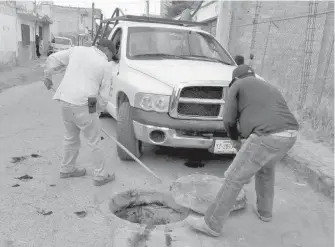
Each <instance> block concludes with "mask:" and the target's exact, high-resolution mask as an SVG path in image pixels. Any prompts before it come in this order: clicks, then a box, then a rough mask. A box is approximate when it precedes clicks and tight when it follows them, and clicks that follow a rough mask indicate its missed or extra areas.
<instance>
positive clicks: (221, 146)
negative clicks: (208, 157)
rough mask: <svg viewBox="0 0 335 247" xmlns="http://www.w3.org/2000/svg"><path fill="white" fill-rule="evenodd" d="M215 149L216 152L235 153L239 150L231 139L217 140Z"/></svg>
mask: <svg viewBox="0 0 335 247" xmlns="http://www.w3.org/2000/svg"><path fill="white" fill-rule="evenodd" d="M213 151H214V153H215V154H235V153H236V152H237V151H236V148H234V146H233V144H232V143H231V141H230V140H215V141H214V150H213Z"/></svg>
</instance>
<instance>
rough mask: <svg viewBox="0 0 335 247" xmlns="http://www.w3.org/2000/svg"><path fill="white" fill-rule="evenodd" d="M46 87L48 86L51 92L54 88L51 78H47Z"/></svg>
mask: <svg viewBox="0 0 335 247" xmlns="http://www.w3.org/2000/svg"><path fill="white" fill-rule="evenodd" d="M44 85H45V86H46V88H47V89H48V90H50V89H51V88H52V86H53V83H52V80H51V79H49V78H45V79H44Z"/></svg>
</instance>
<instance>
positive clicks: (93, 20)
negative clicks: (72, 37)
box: [92, 2, 95, 39]
mask: <svg viewBox="0 0 335 247" xmlns="http://www.w3.org/2000/svg"><path fill="white" fill-rule="evenodd" d="M94 22H95V19H94V2H93V3H92V39H93V38H94V35H93V31H94Z"/></svg>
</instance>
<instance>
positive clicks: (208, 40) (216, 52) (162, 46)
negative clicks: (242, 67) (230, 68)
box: [127, 27, 235, 65]
mask: <svg viewBox="0 0 335 247" xmlns="http://www.w3.org/2000/svg"><path fill="white" fill-rule="evenodd" d="M128 30H129V31H128V44H127V46H128V47H127V57H128V58H129V59H157V57H159V56H164V57H165V58H167V57H170V58H173V59H190V60H203V61H212V62H222V63H225V64H230V65H234V64H235V63H234V61H233V60H232V58H231V57H230V55H229V54H228V52H227V51H226V50H225V49H224V48H222V46H221V45H220V44H219V42H218V41H217V40H215V39H214V38H213V37H212V36H210V35H208V34H205V33H202V32H198V31H190V30H185V29H184V30H183V29H172V28H153V27H136V28H133V27H129V29H128ZM178 57H179V58H178Z"/></svg>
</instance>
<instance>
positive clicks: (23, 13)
mask: <svg viewBox="0 0 335 247" xmlns="http://www.w3.org/2000/svg"><path fill="white" fill-rule="evenodd" d="M27 6H29V5H26V4H19V3H17V6H16V13H17V46H18V58H17V59H18V62H19V63H22V62H26V61H28V60H30V59H34V58H36V35H38V36H39V39H40V41H41V42H42V43H43V46H42V47H46V45H47V44H48V42H49V41H50V24H52V21H51V19H50V18H49V17H48V16H46V15H45V16H43V17H42V16H40V15H39V14H38V13H36V12H35V11H34V10H35V9H34V7H33V9H31V8H29V7H27ZM44 52H45V51H44V50H43V49H42V50H40V53H42V54H43V53H44Z"/></svg>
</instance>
